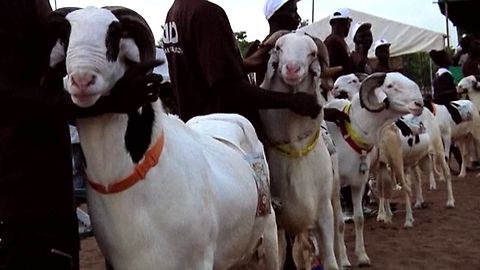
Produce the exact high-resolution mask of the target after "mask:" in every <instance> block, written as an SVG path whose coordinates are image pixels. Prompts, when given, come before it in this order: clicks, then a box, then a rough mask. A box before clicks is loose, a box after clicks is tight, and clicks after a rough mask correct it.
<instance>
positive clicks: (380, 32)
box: [299, 9, 445, 58]
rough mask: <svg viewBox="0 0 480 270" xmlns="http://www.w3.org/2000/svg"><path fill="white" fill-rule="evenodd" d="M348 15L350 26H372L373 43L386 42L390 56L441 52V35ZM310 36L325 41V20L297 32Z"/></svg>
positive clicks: (363, 15) (364, 15)
mask: <svg viewBox="0 0 480 270" xmlns="http://www.w3.org/2000/svg"><path fill="white" fill-rule="evenodd" d="M350 16H351V17H352V18H353V21H352V26H353V25H355V23H357V22H369V23H371V24H372V34H373V41H374V42H375V41H376V40H379V39H382V38H383V39H386V40H388V41H389V42H390V43H391V44H392V45H391V46H390V56H391V57H395V56H400V55H404V54H410V53H416V52H422V51H423V52H428V51H430V50H442V49H443V48H444V47H445V39H444V34H443V33H439V32H435V31H431V30H427V29H424V28H420V27H416V26H413V25H408V24H405V23H401V22H397V21H392V20H389V19H385V18H381V17H377V16H374V15H371V14H367V13H363V12H360V11H356V10H352V9H350ZM299 31H300V32H305V33H308V34H310V35H312V36H314V37H317V38H320V39H321V40H325V38H326V37H327V36H328V35H329V34H330V32H331V26H330V24H329V17H325V18H323V19H321V20H319V21H316V22H315V23H313V24H310V25H307V26H305V27H303V28H301V29H300V30H299ZM352 34H353V33H352V31H351V29H350V33H349V35H348V37H347V38H346V39H345V41H346V42H347V44H348V46H349V47H350V49H351V50H353V48H354V44H353V36H352ZM369 57H371V58H374V57H375V54H374V51H373V45H372V47H371V48H370V52H369Z"/></svg>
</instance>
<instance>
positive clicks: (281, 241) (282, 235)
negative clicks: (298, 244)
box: [277, 229, 287, 269]
mask: <svg viewBox="0 0 480 270" xmlns="http://www.w3.org/2000/svg"><path fill="white" fill-rule="evenodd" d="M286 237H287V236H286V232H285V230H284V229H278V230H277V240H278V263H279V265H280V267H279V269H283V267H284V264H285V258H286V257H287V238H286Z"/></svg>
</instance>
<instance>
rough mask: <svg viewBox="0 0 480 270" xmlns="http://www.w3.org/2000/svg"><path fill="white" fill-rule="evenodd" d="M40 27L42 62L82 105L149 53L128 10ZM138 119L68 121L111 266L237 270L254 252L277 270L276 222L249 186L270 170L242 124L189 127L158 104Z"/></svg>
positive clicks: (207, 119) (76, 14)
mask: <svg viewBox="0 0 480 270" xmlns="http://www.w3.org/2000/svg"><path fill="white" fill-rule="evenodd" d="M49 25H50V27H51V29H52V33H54V34H55V35H56V43H55V45H54V47H53V49H52V52H51V56H50V66H51V67H52V68H54V67H56V66H57V65H63V64H65V65H66V70H67V81H66V83H65V86H66V87H65V88H66V90H67V91H68V92H69V93H70V95H71V97H72V99H73V101H74V102H75V103H76V104H78V105H79V106H82V107H90V106H92V105H93V104H95V103H96V102H97V100H98V99H99V98H100V97H101V96H105V95H109V93H110V91H111V89H112V87H113V85H114V84H115V82H117V81H118V80H119V79H120V78H121V77H122V76H123V74H124V73H125V71H126V70H127V69H128V67H129V63H128V62H130V61H132V62H139V61H148V60H153V59H154V57H155V46H154V45H155V42H154V39H153V35H152V33H151V31H150V28H149V27H148V25H147V24H146V22H145V21H144V19H143V18H142V17H141V16H140V15H138V14H136V13H135V12H133V11H132V10H129V9H126V8H122V7H107V8H94V7H89V8H85V9H60V10H56V11H55V12H53V13H52V15H51V16H50V18H49ZM64 61H65V63H64ZM144 115H146V117H145V118H144V120H145V121H143V122H146V124H145V123H143V124H142V125H137V126H136V127H132V125H131V124H132V123H131V121H135V120H132V119H130V115H127V114H116V113H110V114H105V115H99V116H95V117H90V118H83V119H77V128H78V132H79V136H80V143H81V146H82V149H83V151H84V153H85V158H86V163H87V168H86V173H87V176H88V183H89V185H88V206H89V212H90V213H91V217H92V225H93V228H94V232H95V237H96V238H97V242H98V244H99V246H100V249H101V250H102V253H103V254H104V255H105V257H106V259H107V260H108V261H109V262H110V263H111V264H112V266H113V268H114V269H145V270H148V269H199V270H211V269H236V268H234V267H241V266H244V265H245V264H247V263H253V264H255V263H256V262H257V261H256V259H257V258H259V257H258V255H262V256H260V259H261V260H262V262H261V263H262V264H263V265H264V268H262V269H269V270H277V269H278V259H277V256H278V254H277V253H278V251H277V234H276V233H277V232H276V223H275V214H274V212H273V210H272V211H271V212H269V211H265V210H268V209H269V207H271V205H270V200H268V196H267V195H268V189H266V190H263V191H262V192H261V193H259V191H258V190H257V184H258V185H259V186H261V185H263V186H267V187H268V185H269V174H268V166H267V164H266V160H265V156H264V152H263V146H262V144H261V143H260V141H258V138H257V136H256V134H255V130H254V128H253V126H252V125H251V124H250V122H248V120H247V119H245V118H244V117H241V116H239V115H236V114H230V115H228V114H215V115H211V116H204V117H197V118H194V119H192V120H193V121H194V122H192V123H190V124H189V125H187V124H185V123H184V122H182V121H181V120H179V119H178V118H177V117H174V116H169V115H166V114H165V113H164V112H163V108H162V106H161V103H160V101H156V102H154V103H151V104H148V105H145V106H143V107H142V117H143V116H144ZM139 127H140V130H134V131H133V132H136V133H137V135H140V136H138V137H135V136H134V137H133V138H132V137H130V136H129V131H132V129H138V128H139ZM213 137H214V138H220V139H221V140H216V139H214V138H213ZM139 138H140V139H139ZM221 141H228V143H224V142H221ZM139 144H145V149H142V150H141V151H139V150H138V149H136V150H135V151H132V146H133V148H135V147H136V148H138V145H139ZM129 146H130V147H129ZM133 152H135V153H136V155H133V154H132V153H133ZM138 154H139V156H138V157H136V156H137V155H138ZM257 179H258V183H257V181H256V180H257ZM259 204H261V205H262V206H263V207H262V208H259V207H258V205H259ZM259 209H260V210H259ZM261 210H263V211H261ZM257 213H262V215H260V214H259V215H257ZM259 248H260V249H259ZM259 250H263V252H259V253H257V251H259ZM250 269H251V268H250Z"/></svg>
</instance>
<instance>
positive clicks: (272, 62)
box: [261, 48, 279, 89]
mask: <svg viewBox="0 0 480 270" xmlns="http://www.w3.org/2000/svg"><path fill="white" fill-rule="evenodd" d="M278 59H279V57H278V50H276V49H275V48H274V49H272V50H271V51H270V59H269V60H268V66H267V72H266V73H265V77H264V78H263V82H262V84H261V87H262V88H265V89H270V87H271V82H272V79H273V76H275V73H276V72H277V70H278V65H279V63H278V62H279V60H278Z"/></svg>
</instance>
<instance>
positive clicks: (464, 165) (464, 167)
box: [457, 138, 468, 178]
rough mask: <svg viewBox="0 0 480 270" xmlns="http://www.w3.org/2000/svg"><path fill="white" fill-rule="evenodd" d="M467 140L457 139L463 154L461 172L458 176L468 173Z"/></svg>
mask: <svg viewBox="0 0 480 270" xmlns="http://www.w3.org/2000/svg"><path fill="white" fill-rule="evenodd" d="M467 145H468V144H467V142H466V141H465V139H464V138H462V139H459V140H457V146H458V148H459V149H460V154H461V156H462V165H461V166H460V173H459V174H458V177H461V178H463V177H465V176H466V175H467V162H466V161H467V156H468V149H467Z"/></svg>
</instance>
